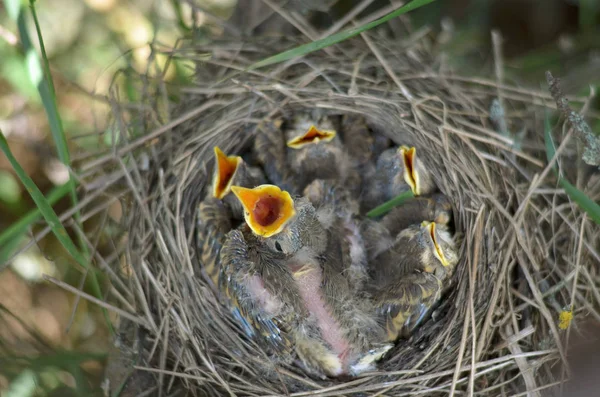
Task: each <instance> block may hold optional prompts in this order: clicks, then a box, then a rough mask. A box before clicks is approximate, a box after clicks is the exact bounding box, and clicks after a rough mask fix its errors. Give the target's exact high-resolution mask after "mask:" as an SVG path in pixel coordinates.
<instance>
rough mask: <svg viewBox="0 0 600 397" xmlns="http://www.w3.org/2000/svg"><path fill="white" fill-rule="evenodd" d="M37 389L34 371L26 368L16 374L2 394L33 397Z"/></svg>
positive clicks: (7, 396)
mask: <svg viewBox="0 0 600 397" xmlns="http://www.w3.org/2000/svg"><path fill="white" fill-rule="evenodd" d="M36 389H37V377H36V375H35V372H33V371H31V370H29V369H26V370H24V371H23V372H21V374H20V375H19V376H17V377H16V378H15V379H14V380H13V381H12V382H11V383H10V385H9V386H8V390H6V392H5V393H3V394H2V395H3V396H5V397H30V396H31V397H33V396H34V395H35V392H36Z"/></svg>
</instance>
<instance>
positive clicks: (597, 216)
mask: <svg viewBox="0 0 600 397" xmlns="http://www.w3.org/2000/svg"><path fill="white" fill-rule="evenodd" d="M558 181H559V183H560V185H561V186H562V188H563V189H565V192H567V194H568V195H569V197H571V199H573V201H575V202H576V203H577V205H579V207H581V209H582V210H584V211H585V212H587V214H588V215H589V217H590V218H592V219H593V220H594V222H596V224H598V225H600V205H598V203H596V202H594V200H592V199H591V198H589V197H588V196H587V195H586V194H585V193H584V192H582V191H581V190H579V189H577V188H576V187H575V186H573V185H571V183H570V182H569V181H567V180H566V179H565V178H562V177H561V178H560V179H559V180H558Z"/></svg>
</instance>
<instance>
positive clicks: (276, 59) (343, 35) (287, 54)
mask: <svg viewBox="0 0 600 397" xmlns="http://www.w3.org/2000/svg"><path fill="white" fill-rule="evenodd" d="M434 1H435V0H414V1H411V2H410V3H408V4H406V5H405V6H403V7H400V8H398V9H397V10H395V11H392V12H390V13H389V14H387V15H386V16H384V17H381V18H379V19H377V20H375V21H372V22H369V23H366V24H364V25H362V26H358V27H356V28H352V29H348V30H344V31H343V32H339V33H336V34H333V35H331V36H329V37H325V38H324V39H320V40H316V41H313V42H312V43H308V44H304V45H301V46H298V47H296V48H292V49H291V50H287V51H284V52H281V53H279V54H277V55H273V56H272V57H269V58H266V59H263V60H262V61H259V62H256V63H254V64H252V65H250V66H249V67H248V68H247V69H246V71H248V70H254V69H258V68H261V67H263V66H267V65H273V64H275V63H280V62H284V61H287V60H289V59H293V58H297V57H301V56H304V55H306V54H310V53H311V52H314V51H317V50H321V49H323V48H325V47H329V46H330V45H333V44H337V43H339V42H342V41H344V40H346V39H349V38H351V37H354V36H356V35H359V34H361V33H362V32H365V31H367V30H369V29H372V28H374V27H376V26H379V25H381V24H383V23H385V22H387V21H389V20H390V19H393V18H396V17H397V16H400V15H402V14H406V13H407V12H410V11H412V10H415V9H417V8H419V7H422V6H424V5H426V4H429V3H432V2H434Z"/></svg>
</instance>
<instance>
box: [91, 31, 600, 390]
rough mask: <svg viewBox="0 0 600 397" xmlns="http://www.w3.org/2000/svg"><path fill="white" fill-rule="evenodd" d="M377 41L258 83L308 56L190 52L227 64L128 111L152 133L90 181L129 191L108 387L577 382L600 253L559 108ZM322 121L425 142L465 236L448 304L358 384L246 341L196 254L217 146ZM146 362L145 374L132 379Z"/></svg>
mask: <svg viewBox="0 0 600 397" xmlns="http://www.w3.org/2000/svg"><path fill="white" fill-rule="evenodd" d="M366 37H367V40H363V39H362V38H357V39H352V40H349V41H346V42H343V43H341V44H338V45H337V46H334V47H331V48H330V50H329V51H328V52H327V53H325V52H323V51H320V52H315V53H312V54H310V55H308V56H305V57H303V58H301V59H297V60H294V61H288V62H285V63H282V64H275V65H273V66H270V67H268V68H261V69H257V70H253V71H249V72H244V73H238V72H239V71H240V70H243V69H245V68H246V67H248V66H249V65H251V64H252V63H253V62H256V61H259V60H261V59H264V58H266V57H267V56H270V55H272V54H274V53H277V52H279V51H281V50H282V49H284V48H289V47H291V46H293V45H295V44H296V43H293V42H291V41H288V42H284V43H282V42H281V40H280V39H277V40H275V39H270V38H265V39H255V40H250V41H247V42H244V43H240V42H239V40H223V41H216V42H212V43H211V44H210V45H207V46H205V47H201V46H190V47H185V48H182V49H179V50H178V51H179V54H180V55H181V56H183V57H186V58H190V59H195V57H196V55H197V54H205V53H210V55H211V56H210V58H209V59H208V60H206V59H205V60H204V61H203V62H198V63H197V65H196V66H197V68H196V74H195V77H196V78H195V83H194V84H193V85H191V86H187V87H184V88H181V95H182V100H181V101H179V104H178V105H176V106H174V107H172V108H171V107H170V106H165V103H167V102H162V105H157V103H158V102H159V100H157V99H156V98H165V97H166V95H165V94H164V90H163V89H164V86H162V85H158V86H157V88H156V91H152V90H151V89H149V88H147V89H146V91H143V92H144V93H145V94H144V95H145V98H147V101H146V102H145V103H144V104H143V106H137V107H135V108H134V107H131V106H128V107H126V106H115V116H116V117H115V119H116V120H117V123H116V124H115V125H116V130H117V131H121V132H120V133H119V135H120V136H122V137H124V136H131V131H137V132H138V133H139V135H138V136H137V137H134V138H129V139H127V140H126V139H121V141H120V143H118V144H117V145H116V146H115V149H114V150H113V151H112V153H110V154H106V155H103V156H101V157H98V158H95V159H93V160H90V161H88V162H87V164H85V165H84V167H83V168H84V169H85V170H87V172H88V179H87V180H88V181H89V180H97V181H101V182H102V183H98V184H96V185H93V184H89V185H88V186H90V189H94V186H96V187H95V188H97V189H102V190H103V191H106V190H105V186H106V181H108V184H109V185H110V186H112V187H113V189H112V190H111V191H114V192H117V193H118V197H119V198H121V199H122V200H121V202H122V204H123V206H124V211H123V213H124V214H125V215H124V217H123V219H122V221H123V223H124V225H125V227H126V228H127V230H128V234H127V246H126V248H125V249H124V250H123V252H119V253H118V255H111V256H108V257H107V259H106V262H107V264H108V265H109V266H113V267H114V268H116V267H117V266H119V269H121V272H120V273H118V274H119V276H117V275H116V274H117V272H114V273H113V272H110V273H109V274H110V275H112V278H113V286H114V290H115V291H116V293H115V294H116V295H117V296H124V297H128V298H126V300H127V301H128V302H126V303H127V305H126V306H125V308H128V309H129V310H127V311H128V313H129V314H128V315H126V316H121V320H122V323H121V325H120V332H121V336H122V339H121V342H120V345H119V349H118V350H119V351H120V353H119V354H120V355H118V357H121V356H122V355H126V357H129V358H128V359H123V358H122V357H121V358H118V357H117V356H115V357H117V358H112V359H111V360H109V369H108V379H109V380H110V382H111V385H109V387H111V388H113V389H114V388H116V387H117V385H118V384H120V383H119V382H120V381H121V380H127V379H129V380H128V383H126V389H125V390H133V391H136V392H141V391H148V392H150V393H152V392H153V391H156V390H157V388H159V389H161V390H163V395H167V394H169V393H172V392H174V391H176V390H181V389H182V388H183V389H185V390H186V391H187V393H188V394H189V395H198V396H204V395H257V396H258V395H285V394H292V395H295V396H302V395H320V396H325V395H330V396H335V395H380V394H384V395H388V396H396V395H398V396H399V395H408V394H414V395H437V394H440V395H442V394H444V395H446V394H448V393H449V392H451V391H455V392H457V393H458V392H460V393H466V392H469V393H473V392H476V393H478V394H480V395H498V394H500V393H505V394H510V395H514V394H518V393H522V392H526V391H530V392H534V391H535V390H541V389H543V388H545V387H551V386H552V385H554V384H555V382H560V381H561V380H562V379H565V373H566V372H565V371H566V370H562V368H563V367H562V366H560V365H557V364H559V363H563V362H564V360H565V358H566V356H565V346H566V343H565V341H566V335H567V334H568V333H569V332H570V331H569V330H570V329H571V328H573V324H576V323H577V322H576V321H575V322H573V323H571V326H570V327H568V325H569V322H568V320H569V314H570V313H572V314H574V316H575V319H576V320H577V319H578V318H584V317H586V316H594V317H596V318H597V316H598V314H597V311H596V310H595V307H594V305H597V304H598V301H597V297H595V298H593V296H594V295H593V294H594V293H597V292H595V291H596V286H595V285H594V283H593V280H594V277H597V266H596V267H594V266H593V265H592V263H593V261H596V262H595V264H596V265H597V260H598V252H597V247H598V246H600V245H599V244H598V230H597V228H596V229H594V228H593V225H592V224H591V222H589V221H587V222H586V220H585V215H584V213H583V212H582V211H581V210H580V209H579V208H578V207H577V205H576V204H574V203H573V202H571V201H569V199H568V197H567V196H566V195H565V194H564V192H563V191H562V190H559V189H557V188H556V179H555V174H554V173H553V172H552V170H551V168H549V167H547V166H546V161H545V147H544V144H543V142H544V136H543V120H544V119H543V117H542V115H543V112H544V108H545V107H552V99H551V97H550V96H549V95H548V94H547V93H545V92H539V91H530V90H525V89H522V88H518V87H513V86H508V85H498V84H496V83H495V82H493V81H490V80H485V79H478V78H471V77H464V76H460V75H458V74H454V73H451V72H448V71H445V70H444V71H442V70H441V69H442V63H440V60H439V59H438V58H436V57H435V56H433V55H432V54H431V53H430V52H429V51H428V48H429V43H428V42H427V39H426V38H419V39H416V40H408V41H386V40H385V39H382V38H378V39H377V41H376V42H375V41H374V40H373V36H366ZM369 37H371V39H368V38H369ZM232 73H235V75H233V77H232V76H231V74H232ZM225 77H227V78H225ZM141 81H143V82H144V84H148V80H146V79H142V80H141ZM146 87H148V86H146ZM498 101H499V102H498ZM499 104H501V105H502V106H501V107H499V106H498V105H499ZM315 108H319V109H321V110H323V111H324V112H326V113H328V114H332V115H343V114H353V115H360V116H364V117H365V118H366V120H367V121H368V124H369V126H370V127H371V129H372V130H373V131H376V132H377V133H381V134H384V135H386V136H388V137H389V138H391V140H392V141H393V142H395V143H396V144H408V145H411V146H415V147H416V148H417V150H419V151H420V153H423V157H422V160H423V161H424V162H425V165H426V166H427V167H428V169H430V170H432V177H433V179H434V181H435V183H436V184H437V186H438V187H439V190H440V191H441V192H443V193H444V194H445V195H447V196H448V197H450V198H451V200H452V202H453V204H454V213H453V218H454V227H455V229H456V232H457V233H459V234H460V235H461V236H462V238H461V240H460V246H459V247H458V250H459V256H460V260H459V263H458V265H457V267H456V271H455V273H454V275H453V276H452V280H451V283H450V288H449V290H448V293H447V294H445V295H444V297H443V299H442V303H441V305H440V306H439V307H438V308H437V309H436V310H435V311H434V312H433V314H432V315H431V316H430V318H428V319H427V321H425V322H424V323H423V324H422V326H420V327H419V328H418V329H417V330H416V331H415V333H414V334H412V335H411V336H410V337H409V338H405V339H401V340H400V341H398V342H397V343H396V345H395V347H394V348H393V349H392V350H391V351H390V352H388V354H387V355H386V356H385V357H384V358H383V359H382V360H381V362H379V363H378V365H377V368H376V369H375V370H373V371H371V372H368V373H363V374H361V375H359V376H357V377H355V378H339V379H338V378H315V377H313V376H310V375H309V374H306V373H305V372H304V371H303V370H302V369H301V368H300V367H298V366H297V365H295V364H294V363H293V362H292V363H289V362H277V360H273V359H272V357H270V356H269V354H268V353H267V352H266V351H264V350H263V349H262V348H261V347H260V345H259V344H257V343H256V341H254V340H252V339H250V338H248V337H246V336H245V335H244V334H243V333H242V332H241V330H240V327H239V325H238V324H237V323H236V322H235V321H234V319H233V318H232V315H231V312H230V310H229V309H228V307H227V306H226V305H224V303H223V301H222V300H221V299H220V297H219V294H218V292H217V291H216V290H215V288H214V286H213V285H212V283H211V282H210V281H209V279H208V278H207V277H206V275H205V274H204V272H203V266H202V264H201V263H200V262H199V255H198V248H197V246H196V241H195V236H196V227H197V224H196V222H195V219H196V218H195V217H196V214H197V209H198V205H199V203H200V201H201V200H202V199H203V198H204V197H205V194H206V191H207V189H208V188H209V186H210V180H211V177H212V170H213V147H214V146H218V147H220V148H221V149H222V150H223V151H224V152H225V153H228V154H232V153H244V152H246V151H247V150H249V148H250V146H251V142H252V140H253V137H254V136H255V134H256V132H257V128H259V126H260V125H261V123H264V122H265V121H269V120H274V119H276V118H278V117H290V116H293V115H294V114H295V113H297V112H304V111H310V110H313V109H315ZM490 109H492V110H493V109H496V110H497V109H504V114H500V115H499V113H502V112H494V111H492V112H491V113H492V114H491V113H490ZM125 120H131V121H130V123H131V124H129V125H126V122H125ZM126 130H128V131H129V132H128V133H127V134H129V135H127V134H126V133H125V131H126ZM510 131H514V132H515V134H510ZM516 132H521V134H517V133H516ZM562 142H565V144H564V147H563V148H562V149H561V151H560V153H561V158H562V159H563V161H564V160H565V159H566V160H569V161H574V162H575V161H578V160H579V159H578V157H577V152H576V150H574V149H575V148H576V146H575V145H576V142H575V140H572V139H571V134H567V132H566V130H565V131H564V132H563V140H562ZM569 173H570V174H569V175H570V177H571V178H572V177H574V176H577V174H576V170H571V171H569ZM579 175H582V174H579ZM582 177H583V176H582ZM572 180H574V179H572ZM100 186H101V187H100ZM599 186H600V184H598V181H597V179H596V181H595V184H594V183H593V181H592V182H590V184H589V185H588V187H587V189H588V192H589V194H591V195H592V196H593V195H594V194H595V195H596V196H595V197H598V196H597V194H598V192H599V191H600V189H599ZM573 280H575V283H577V285H578V286H579V287H578V288H577V289H576V290H572V285H573ZM596 284H597V278H596ZM590 297H592V298H590ZM593 299H596V302H595V304H594V303H590V302H593ZM132 310H135V311H136V313H135V314H134V313H131V311H132ZM571 310H573V311H571ZM561 313H562V320H563V321H562V322H561V321H560V320H561ZM122 314H125V313H122ZM132 325H135V326H132ZM564 328H567V330H564ZM134 329H135V330H136V332H132V330H134ZM111 357H112V356H111ZM131 361H133V362H134V363H135V365H136V366H135V368H136V371H135V376H133V377H130V378H127V377H124V375H125V374H127V375H129V372H128V371H125V370H123V365H125V364H124V363H126V364H127V366H128V367H130V365H131ZM136 376H137V378H136ZM140 379H141V380H140ZM534 393H535V392H534Z"/></svg>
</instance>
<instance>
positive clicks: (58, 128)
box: [4, 0, 89, 256]
mask: <svg viewBox="0 0 600 397" xmlns="http://www.w3.org/2000/svg"><path fill="white" fill-rule="evenodd" d="M4 4H5V6H6V8H7V10H9V13H8V14H9V16H10V17H11V19H13V20H14V21H15V22H16V24H17V28H18V30H19V37H20V39H21V46H22V48H23V52H24V56H25V66H26V69H27V75H28V76H29V80H31V82H32V84H33V85H34V86H35V87H36V88H37V90H38V93H39V96H40V99H41V100H42V105H43V106H44V110H45V111H46V117H47V118H48V124H49V126H50V131H51V133H52V139H53V141H54V144H55V145H56V151H57V154H58V158H59V159H60V161H61V162H62V163H63V164H65V165H66V166H67V167H69V166H70V165H71V159H70V156H69V148H68V145H67V139H66V135H65V131H64V128H63V123H62V119H61V117H60V115H59V112H58V105H57V101H56V91H55V88H54V83H53V81H52V75H51V74H50V66H49V63H48V57H47V55H46V48H45V46H44V40H43V38H42V33H41V29H40V25H39V21H38V18H37V14H36V12H35V7H34V1H33V0H30V1H29V5H30V10H31V15H32V17H33V21H34V25H35V29H36V33H37V37H38V41H39V43H40V50H41V54H42V60H43V63H42V62H40V57H39V56H38V54H37V51H36V48H35V47H34V45H33V42H32V40H31V37H30V36H29V31H28V29H27V19H26V12H25V11H26V7H25V6H24V5H23V3H22V2H21V1H20V0H4ZM69 178H70V181H71V184H70V185H69V186H70V188H71V191H70V192H69V193H70V196H71V202H72V204H73V206H77V203H78V198H77V192H76V191H75V182H74V178H73V177H72V176H71V175H69ZM75 220H76V221H77V222H78V223H79V224H81V215H80V213H79V211H77V212H76V213H75ZM78 238H79V245H80V248H81V250H82V251H83V253H84V254H85V255H86V256H88V255H89V252H88V247H87V245H86V244H85V242H84V241H83V239H82V238H80V237H79V235H78Z"/></svg>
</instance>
